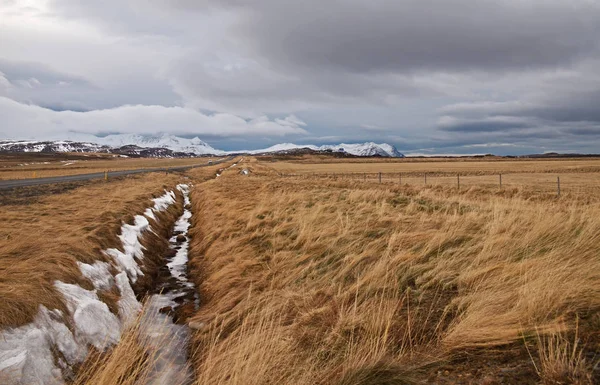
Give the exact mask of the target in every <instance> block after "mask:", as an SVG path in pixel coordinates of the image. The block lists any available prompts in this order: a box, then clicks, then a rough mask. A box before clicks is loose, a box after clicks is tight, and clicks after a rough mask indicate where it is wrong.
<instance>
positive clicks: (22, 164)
mask: <svg viewBox="0 0 600 385" xmlns="http://www.w3.org/2000/svg"><path fill="white" fill-rule="evenodd" d="M18 156H20V154H16V155H15V156H10V157H9V156H8V155H4V156H3V157H0V180H5V179H28V178H43V177H52V176H62V175H76V174H88V173H96V172H104V171H120V170H137V169H145V168H161V167H177V166H192V165H200V164H206V163H207V162H208V161H209V160H213V161H214V160H216V159H218V158H208V157H202V158H176V159H165V158H120V157H118V156H107V155H103V154H83V155H82V154H52V155H51V156H49V155H47V154H24V155H21V157H18Z"/></svg>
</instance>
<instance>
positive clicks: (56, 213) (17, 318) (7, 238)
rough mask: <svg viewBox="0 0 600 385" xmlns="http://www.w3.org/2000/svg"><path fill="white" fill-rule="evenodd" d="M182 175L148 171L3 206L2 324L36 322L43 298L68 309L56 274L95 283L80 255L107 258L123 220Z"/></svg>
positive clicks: (0, 235) (0, 248)
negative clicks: (87, 275) (84, 273)
mask: <svg viewBox="0 0 600 385" xmlns="http://www.w3.org/2000/svg"><path fill="white" fill-rule="evenodd" d="M179 178H180V177H179V176H177V175H164V174H147V175H144V176H139V177H135V178H126V179H121V180H118V181H109V182H108V184H107V183H105V182H101V183H93V184H90V185H86V186H83V187H80V188H78V189H75V190H72V191H69V192H67V193H63V194H60V195H53V196H47V197H44V198H41V199H40V200H39V202H37V203H33V204H30V205H4V206H0V212H1V215H2V225H1V226H0V292H1V293H2V296H0V308H2V309H3V310H2V312H1V313H0V328H4V327H7V326H18V325H22V324H24V323H27V322H30V321H31V320H32V319H33V317H34V316H35V314H36V313H37V310H38V306H39V305H40V304H43V305H45V306H46V307H48V308H58V309H63V306H64V305H63V304H62V301H61V299H60V296H59V295H58V294H57V293H56V292H55V291H54V289H53V282H54V281H55V280H61V281H67V282H70V283H78V284H80V285H81V286H82V287H85V288H88V289H91V288H92V287H91V284H90V283H89V282H88V281H87V280H85V279H83V278H82V277H81V273H80V271H79V268H78V266H77V264H76V261H82V262H86V263H93V262H94V261H96V260H104V259H106V257H105V256H104V255H103V254H102V253H101V250H103V249H105V248H108V247H116V246H118V245H119V244H120V241H119V240H118V238H117V236H118V234H119V232H120V227H121V224H122V222H123V221H131V220H132V219H133V215H135V214H139V213H141V212H143V210H144V209H145V208H146V207H148V206H150V204H151V202H150V201H149V199H150V198H152V197H153V196H159V195H162V194H163V193H164V189H165V188H169V189H172V188H173V186H174V185H175V184H176V182H177V181H178V180H179ZM63 310H64V309H63Z"/></svg>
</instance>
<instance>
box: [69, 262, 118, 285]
mask: <svg viewBox="0 0 600 385" xmlns="http://www.w3.org/2000/svg"><path fill="white" fill-rule="evenodd" d="M77 265H78V266H79V270H81V274H82V275H83V276H84V277H85V278H87V279H89V280H90V281H92V284H93V285H94V287H95V288H96V289H98V290H109V289H110V288H111V287H112V286H113V284H114V279H113V276H112V275H111V274H110V271H109V268H110V265H109V264H108V263H106V262H102V261H97V262H95V263H94V264H93V265H88V264H87V263H83V262H79V261H78V262H77Z"/></svg>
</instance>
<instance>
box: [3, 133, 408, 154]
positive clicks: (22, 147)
mask: <svg viewBox="0 0 600 385" xmlns="http://www.w3.org/2000/svg"><path fill="white" fill-rule="evenodd" d="M302 149H307V150H309V151H312V152H336V153H337V152H339V153H346V154H350V155H354V156H380V157H404V155H403V154H402V153H400V152H399V151H398V150H397V149H396V148H395V147H394V146H392V145H390V144H387V143H381V144H377V143H373V142H366V143H353V144H347V143H341V144H337V145H322V146H316V145H311V144H309V145H297V144H293V143H282V144H277V145H274V146H271V147H269V148H265V149H260V150H244V151H223V150H218V149H215V148H213V147H211V146H210V145H209V144H208V143H206V142H204V141H202V140H200V138H198V137H195V138H192V139H188V138H182V137H178V136H175V135H171V134H159V135H140V134H114V135H107V136H104V137H97V136H93V135H85V134H77V135H76V136H73V135H70V136H69V137H68V140H46V141H35V140H27V141H26V140H0V151H10V152H110V153H117V154H122V155H137V156H158V157H181V156H198V155H227V154H255V155H257V154H272V153H289V152H292V151H297V150H302Z"/></svg>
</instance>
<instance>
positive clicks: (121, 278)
mask: <svg viewBox="0 0 600 385" xmlns="http://www.w3.org/2000/svg"><path fill="white" fill-rule="evenodd" d="M115 281H116V282H117V287H118V288H119V292H120V293H121V298H120V299H119V301H118V306H119V318H121V321H122V322H123V323H125V324H128V323H130V322H131V321H132V320H134V319H135V317H137V315H138V314H139V313H140V312H141V310H142V304H141V303H139V302H138V300H137V298H136V297H135V293H134V292H133V289H132V288H131V284H130V283H129V279H128V278H127V273H125V272H122V273H119V274H117V275H115Z"/></svg>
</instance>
